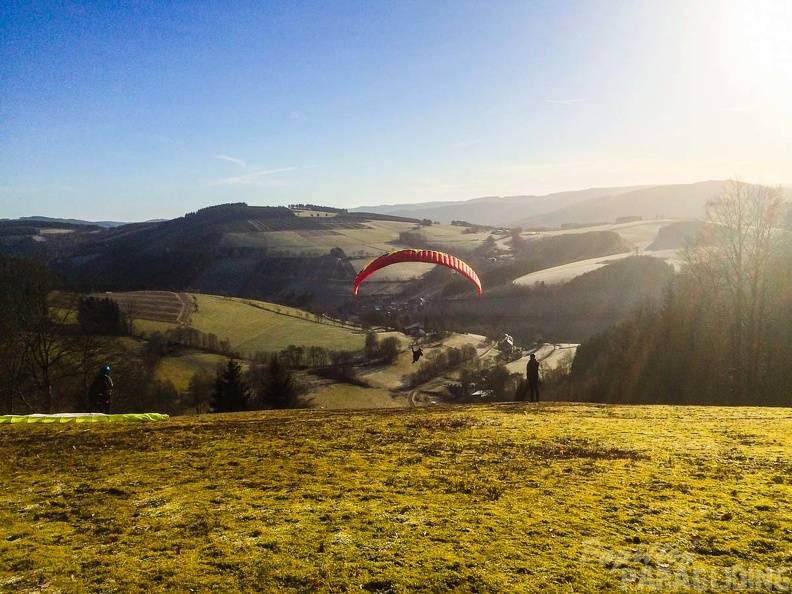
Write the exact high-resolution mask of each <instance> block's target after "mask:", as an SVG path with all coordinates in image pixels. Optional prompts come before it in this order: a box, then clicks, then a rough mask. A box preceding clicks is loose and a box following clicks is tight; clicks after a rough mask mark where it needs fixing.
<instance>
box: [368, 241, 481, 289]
mask: <svg viewBox="0 0 792 594" xmlns="http://www.w3.org/2000/svg"><path fill="white" fill-rule="evenodd" d="M402 262H425V263H427V264H442V265H443V266H448V267H449V268H452V269H453V270H456V271H457V272H460V273H462V274H463V275H465V276H466V277H467V278H469V279H470V280H471V281H473V284H475V285H476V289H477V290H478V294H479V295H481V281H480V280H479V277H478V275H477V274H476V273H475V272H474V270H473V269H472V268H471V267H470V266H468V265H467V264H465V263H464V262H463V261H462V260H460V259H459V258H457V257H455V256H451V255H449V254H444V253H443V252H436V251H434V250H399V251H396V252H390V253H387V254H383V255H382V256H380V257H379V258H377V259H375V260H372V261H371V262H369V263H368V265H366V266H365V267H364V268H363V270H361V271H360V272H359V273H358V275H357V277H356V278H355V286H354V292H355V295H357V292H358V287H359V286H360V283H362V282H363V281H364V280H366V279H367V278H368V277H369V276H370V275H372V274H373V273H375V272H376V271H377V270H380V269H381V268H385V267H386V266H390V265H391V264H400V263H402Z"/></svg>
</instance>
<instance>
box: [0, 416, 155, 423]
mask: <svg viewBox="0 0 792 594" xmlns="http://www.w3.org/2000/svg"><path fill="white" fill-rule="evenodd" d="M167 418H169V417H168V415H166V414H161V413H127V414H116V415H103V414H68V413H67V414H57V415H0V424H3V423H130V422H145V421H164V420H165V419H167Z"/></svg>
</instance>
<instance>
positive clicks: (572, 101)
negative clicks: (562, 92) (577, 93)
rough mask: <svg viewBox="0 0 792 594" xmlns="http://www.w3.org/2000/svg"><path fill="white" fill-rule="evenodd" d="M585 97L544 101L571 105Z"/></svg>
mask: <svg viewBox="0 0 792 594" xmlns="http://www.w3.org/2000/svg"><path fill="white" fill-rule="evenodd" d="M584 101H586V99H545V100H544V102H545V103H552V104H553V105H573V104H575V103H582V102H584Z"/></svg>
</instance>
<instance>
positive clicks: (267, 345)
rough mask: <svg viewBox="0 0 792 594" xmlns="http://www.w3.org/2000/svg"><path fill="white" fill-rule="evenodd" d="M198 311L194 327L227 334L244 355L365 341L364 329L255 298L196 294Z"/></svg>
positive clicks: (339, 346) (221, 336) (359, 344)
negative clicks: (290, 347)
mask: <svg viewBox="0 0 792 594" xmlns="http://www.w3.org/2000/svg"><path fill="white" fill-rule="evenodd" d="M195 297H196V299H197V301H198V311H196V312H194V313H193V319H192V324H191V325H192V327H193V328H195V329H197V330H200V331H201V332H205V333H207V334H214V335H216V336H217V337H218V338H219V339H220V340H224V339H226V338H228V339H229V340H230V341H231V346H232V348H233V349H235V350H238V351H241V352H242V353H243V354H244V355H248V356H250V355H254V354H255V353H256V352H258V351H261V352H276V351H280V350H283V349H285V348H286V347H288V346H289V345H295V346H300V345H305V346H318V347H323V348H326V349H329V350H333V351H341V350H359V349H362V348H363V345H364V343H365V335H364V333H363V332H362V331H360V330H358V329H356V328H352V327H349V326H341V325H340V324H339V323H334V322H332V321H330V320H326V319H321V320H319V321H317V319H316V317H315V316H314V315H312V314H309V313H307V312H304V311H302V310H298V309H294V308H290V307H285V306H280V305H273V304H266V303H261V302H256V301H249V300H244V299H237V298H231V297H216V296H212V295H195Z"/></svg>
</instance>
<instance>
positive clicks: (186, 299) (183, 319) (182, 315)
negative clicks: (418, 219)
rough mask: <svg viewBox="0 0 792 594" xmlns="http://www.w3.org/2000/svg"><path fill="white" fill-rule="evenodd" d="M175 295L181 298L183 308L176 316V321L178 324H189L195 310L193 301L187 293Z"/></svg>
mask: <svg viewBox="0 0 792 594" xmlns="http://www.w3.org/2000/svg"><path fill="white" fill-rule="evenodd" d="M174 295H176V297H178V298H179V302H180V303H181V310H180V311H179V315H178V317H177V318H176V322H177V323H178V324H184V325H189V324H190V320H191V319H192V314H193V312H194V311H195V306H194V305H193V301H192V299H190V296H189V295H188V294H187V293H174Z"/></svg>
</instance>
